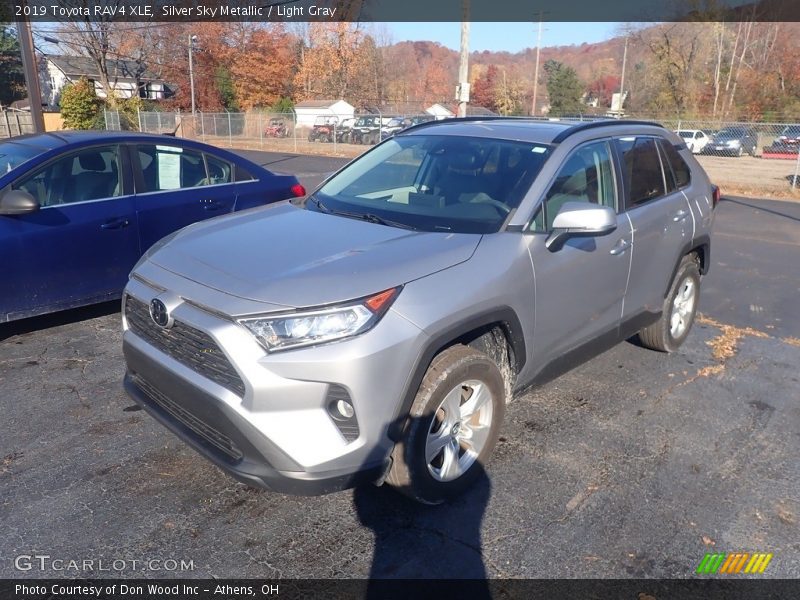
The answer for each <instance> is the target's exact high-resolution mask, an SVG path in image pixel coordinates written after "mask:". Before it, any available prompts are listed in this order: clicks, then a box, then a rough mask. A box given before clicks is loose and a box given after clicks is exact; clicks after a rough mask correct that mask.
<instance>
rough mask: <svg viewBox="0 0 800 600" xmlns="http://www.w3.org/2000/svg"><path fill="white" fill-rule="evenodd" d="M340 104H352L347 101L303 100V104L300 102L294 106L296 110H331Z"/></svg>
mask: <svg viewBox="0 0 800 600" xmlns="http://www.w3.org/2000/svg"><path fill="white" fill-rule="evenodd" d="M339 102H344V103H345V104H348V105H349V104H350V103H349V102H346V101H345V100H303V101H302V102H298V103H297V104H295V105H294V107H295V108H330V107H331V106H333V105H334V104H337V103H339Z"/></svg>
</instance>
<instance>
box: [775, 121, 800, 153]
mask: <svg viewBox="0 0 800 600" xmlns="http://www.w3.org/2000/svg"><path fill="white" fill-rule="evenodd" d="M775 143H776V144H780V145H782V146H787V147H794V148H797V147H798V146H800V125H788V126H786V127H784V128H783V130H782V131H781V133H780V135H779V136H778V139H777V140H775Z"/></svg>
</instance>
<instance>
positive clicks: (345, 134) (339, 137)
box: [336, 117, 356, 144]
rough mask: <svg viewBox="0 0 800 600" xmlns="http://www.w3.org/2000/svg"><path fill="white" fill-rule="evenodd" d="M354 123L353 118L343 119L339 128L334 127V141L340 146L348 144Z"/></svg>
mask: <svg viewBox="0 0 800 600" xmlns="http://www.w3.org/2000/svg"><path fill="white" fill-rule="evenodd" d="M355 122H356V120H355V117H350V118H348V119H343V120H342V122H341V123H339V126H338V127H336V141H337V142H338V143H340V144H349V143H350V136H351V134H352V132H353V124H354V123H355Z"/></svg>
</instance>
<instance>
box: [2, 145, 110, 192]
mask: <svg viewBox="0 0 800 600" xmlns="http://www.w3.org/2000/svg"><path fill="white" fill-rule="evenodd" d="M119 171H120V169H119V153H118V150H117V147H116V146H105V147H100V148H88V149H86V150H82V151H80V152H76V153H75V154H70V155H68V156H65V157H63V158H59V159H57V160H55V161H53V162H51V163H50V164H48V165H47V166H45V167H43V168H41V169H39V170H38V171H35V172H33V173H31V174H30V175H28V176H26V177H23V178H22V179H20V180H18V181H17V182H16V183H15V184H14V189H20V190H24V191H26V192H28V193H29V194H30V195H31V196H33V197H34V198H36V200H37V201H38V202H39V205H40V206H43V207H44V206H57V205H59V204H70V203H73V202H86V201H87V200H100V199H102V198H111V197H114V196H119V195H121V194H122V186H121V182H120V175H119Z"/></svg>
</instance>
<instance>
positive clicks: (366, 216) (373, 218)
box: [309, 196, 417, 231]
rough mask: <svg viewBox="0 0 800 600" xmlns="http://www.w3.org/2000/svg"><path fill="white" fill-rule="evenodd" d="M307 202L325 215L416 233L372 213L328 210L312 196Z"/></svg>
mask: <svg viewBox="0 0 800 600" xmlns="http://www.w3.org/2000/svg"><path fill="white" fill-rule="evenodd" d="M309 200H311V201H312V202H313V203H314V204H315V205H316V206H317V208H319V209H320V210H321V211H322V212H324V213H327V214H329V215H339V216H342V217H347V218H349V219H359V220H361V221H369V222H370V223H376V224H378V225H388V226H389V227H398V228H400V229H411V230H413V231H416V230H417V228H416V227H413V226H411V225H408V224H407V223H401V222H400V221H392V220H391V219H384V218H383V217H380V216H378V215H376V214H373V213H357V212H350V211H346V210H338V209H334V208H330V207H329V206H325V205H324V204H323V203H322V201H321V200H318V199H317V198H315V197H314V196H309Z"/></svg>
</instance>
